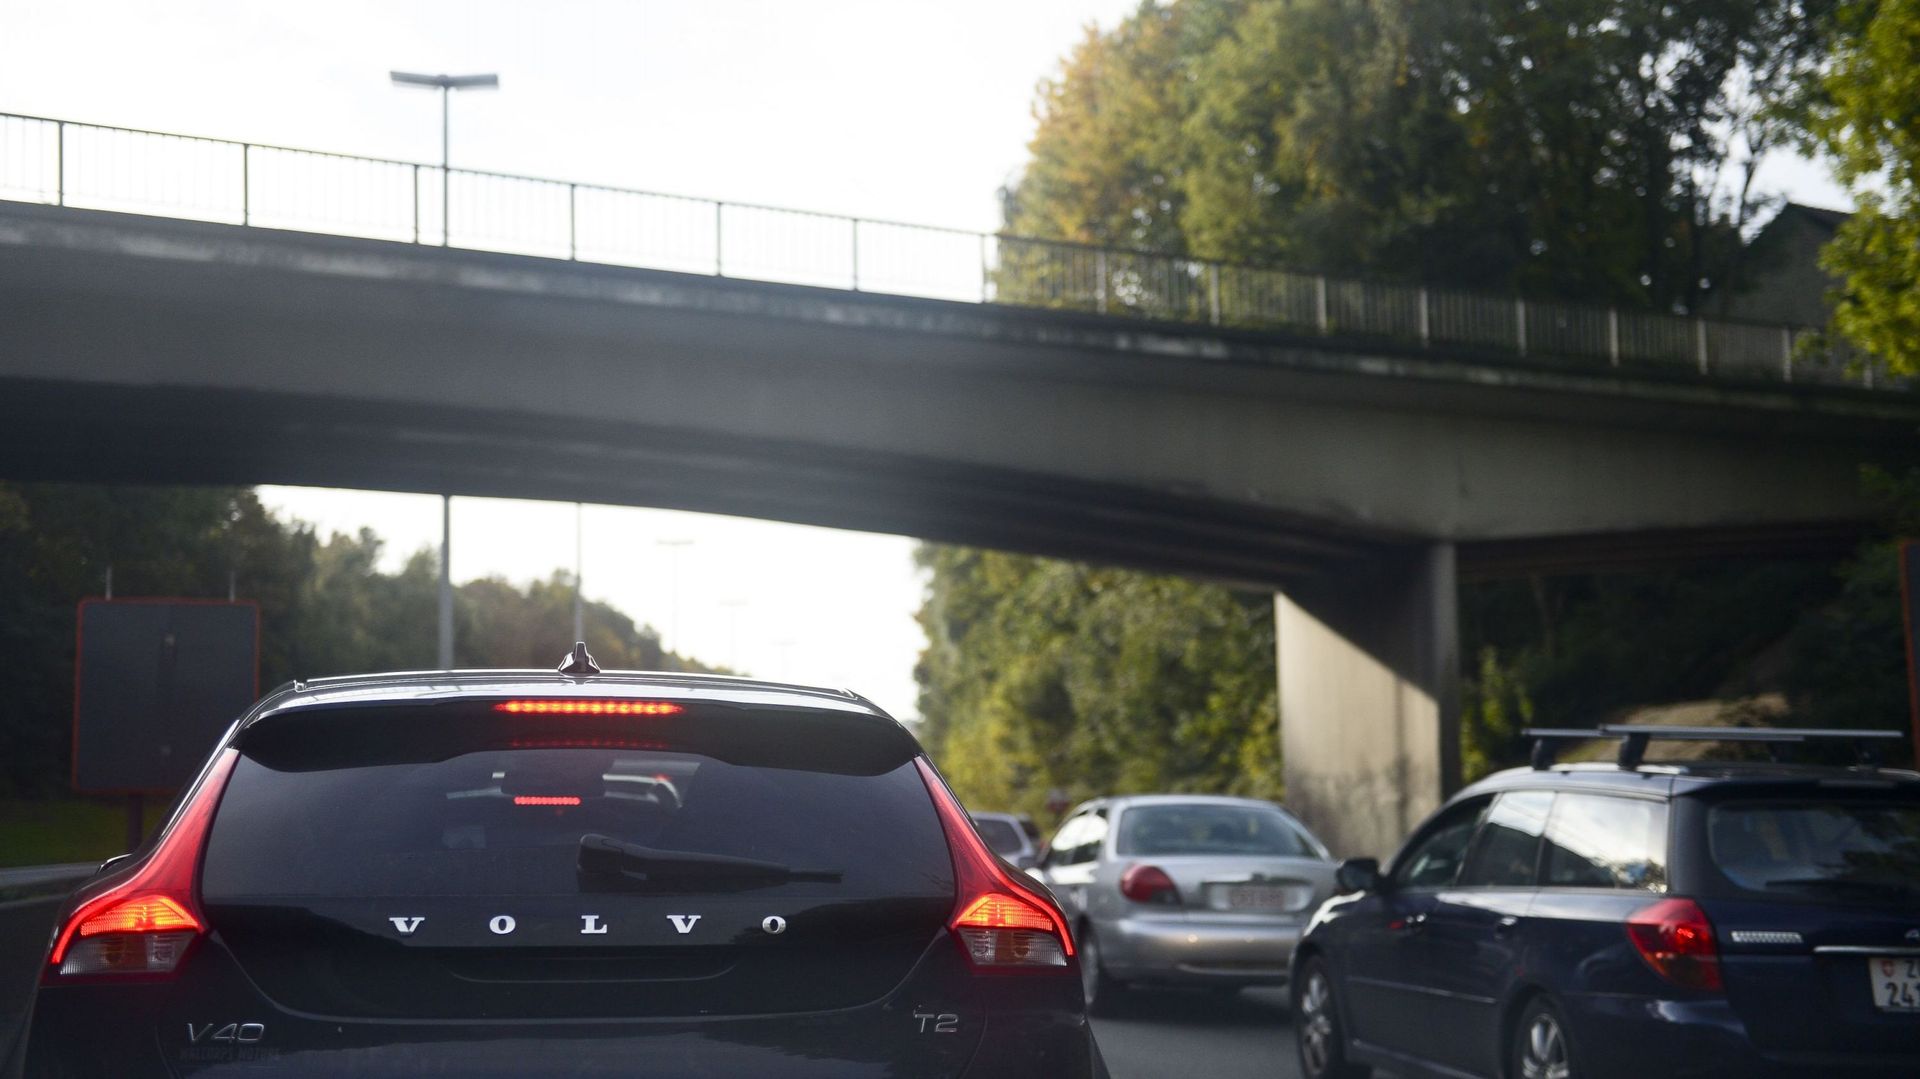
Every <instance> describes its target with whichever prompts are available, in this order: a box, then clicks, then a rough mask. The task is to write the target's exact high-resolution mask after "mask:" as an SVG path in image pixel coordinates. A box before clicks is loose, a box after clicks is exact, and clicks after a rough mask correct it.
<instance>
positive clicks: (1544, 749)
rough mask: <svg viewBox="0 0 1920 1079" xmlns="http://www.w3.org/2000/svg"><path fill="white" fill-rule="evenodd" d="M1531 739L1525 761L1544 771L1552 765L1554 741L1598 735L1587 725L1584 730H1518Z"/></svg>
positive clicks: (1581, 739) (1555, 728)
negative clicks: (1531, 744)
mask: <svg viewBox="0 0 1920 1079" xmlns="http://www.w3.org/2000/svg"><path fill="white" fill-rule="evenodd" d="M1520 733H1521V734H1523V735H1525V736H1526V737H1528V738H1531V739H1533V752H1532V753H1530V754H1528V756H1527V763H1528V764H1530V765H1532V766H1533V770H1534V771H1536V772H1544V771H1546V770H1547V769H1549V768H1551V767H1553V757H1554V750H1555V748H1556V747H1555V746H1554V743H1555V742H1562V741H1565V742H1576V741H1578V742H1584V741H1586V740H1588V739H1590V738H1597V737H1599V734H1598V732H1596V731H1595V730H1594V729H1593V728H1591V727H1588V728H1586V729H1584V730H1580V729H1572V728H1564V727H1528V728H1527V729H1526V730H1523V731H1521V732H1520Z"/></svg>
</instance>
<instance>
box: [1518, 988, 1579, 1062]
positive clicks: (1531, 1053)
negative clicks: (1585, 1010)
mask: <svg viewBox="0 0 1920 1079" xmlns="http://www.w3.org/2000/svg"><path fill="white" fill-rule="evenodd" d="M1507 1074H1508V1075H1509V1076H1511V1077H1512V1079H1576V1077H1577V1076H1578V1075H1579V1074H1580V1073H1579V1072H1578V1071H1577V1070H1575V1068H1574V1055H1573V1043H1572V1042H1571V1041H1570V1040H1569V1039H1568V1037H1567V1020H1566V1017H1565V1016H1564V1015H1562V1014H1561V1013H1560V1009H1559V1007H1558V1006H1556V1005H1555V1004H1554V1003H1553V1001H1551V1000H1549V999H1547V998H1546V997H1535V998H1534V999H1533V1000H1531V1001H1528V1002H1527V1006H1526V1007H1525V1008H1523V1009H1521V1011H1520V1019H1519V1021H1518V1022H1516V1023H1514V1025H1513V1039H1512V1044H1511V1045H1510V1046H1509V1048H1508V1050H1507Z"/></svg>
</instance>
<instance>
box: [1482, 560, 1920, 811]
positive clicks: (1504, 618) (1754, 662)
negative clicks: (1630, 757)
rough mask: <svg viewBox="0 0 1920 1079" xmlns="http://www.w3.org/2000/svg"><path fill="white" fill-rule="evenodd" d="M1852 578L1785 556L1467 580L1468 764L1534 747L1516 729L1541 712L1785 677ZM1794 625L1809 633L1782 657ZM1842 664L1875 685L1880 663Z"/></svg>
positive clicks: (1619, 704) (1640, 701) (1573, 717)
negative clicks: (1844, 580)
mask: <svg viewBox="0 0 1920 1079" xmlns="http://www.w3.org/2000/svg"><path fill="white" fill-rule="evenodd" d="M1842 591H1843V590H1842V587H1841V583H1840V581H1839V580H1838V579H1836V577H1835V574H1834V570H1833V567H1831V566H1829V565H1826V564H1823V563H1820V562H1817V561H1811V562H1810V561H1775V560H1750V561H1720V562H1710V563H1698V564H1683V565H1676V566H1673V567H1669V568H1667V569H1662V570H1657V571H1652V572H1642V573H1612V574H1583V575H1576V576H1564V577H1533V578H1526V579H1519V580H1506V581H1483V582H1477V583H1474V584H1469V585H1467V586H1466V587H1464V588H1462V590H1461V611H1460V615H1461V639H1462V640H1463V641H1464V642H1467V647H1468V648H1470V649H1471V651H1470V652H1468V653H1467V654H1468V655H1470V656H1473V657H1474V658H1475V661H1476V668H1475V669H1474V670H1472V671H1470V672H1468V675H1467V677H1465V678H1464V679H1462V686H1463V691H1464V692H1463V701H1462V705H1463V707H1462V728H1463V730H1462V765H1463V770H1464V771H1465V773H1466V775H1467V777H1468V778H1474V777H1476V776H1478V775H1482V774H1484V773H1486V772H1488V771H1492V770H1495V769H1497V768H1502V767H1507V766H1509V765H1513V764H1518V763H1520V762H1522V761H1524V760H1525V759H1526V749H1527V746H1526V742H1525V740H1524V739H1522V738H1521V737H1519V731H1520V730H1521V729H1522V728H1524V727H1526V726H1527V725H1529V724H1532V723H1536V722H1537V723H1539V724H1540V725H1542V726H1547V727H1588V726H1594V725H1596V724H1598V723H1602V722H1607V721H1611V720H1615V719H1617V718H1619V717H1620V715H1621V713H1623V712H1625V711H1627V710H1630V709H1632V708H1635V707H1640V706H1646V705H1658V704H1669V703H1673V702H1677V701H1689V700H1704V699H1708V698H1714V697H1744V696H1750V695H1753V694H1756V693H1759V692H1762V691H1764V690H1769V689H1775V688H1781V685H1782V683H1783V682H1791V680H1792V679H1793V678H1794V677H1796V676H1797V675H1796V673H1795V672H1797V671H1799V670H1800V665H1801V664H1803V663H1804V656H1805V655H1806V654H1809V653H1806V652H1805V648H1806V647H1809V646H1811V644H1812V642H1815V641H1819V640H1822V639H1823V638H1822V636H1821V632H1820V627H1819V625H1818V622H1819V619H1820V617H1821V615H1820V612H1822V611H1824V610H1826V609H1827V607H1828V605H1829V604H1830V603H1832V602H1834V601H1835V599H1836V597H1837V596H1839V595H1840V594H1841V593H1842ZM1896 598H1897V597H1896ZM1789 637H1792V638H1793V639H1795V640H1802V641H1806V642H1808V645H1803V646H1797V647H1798V649H1799V650H1797V651H1794V652H1793V653H1792V654H1791V655H1789V656H1787V657H1785V658H1784V659H1783V658H1782V657H1781V656H1779V655H1778V654H1777V653H1778V652H1779V651H1780V644H1781V642H1782V641H1783V640H1785V639H1788V638H1789ZM1893 642H1894V645H1895V647H1896V648H1897V645H1898V642H1899V635H1898V632H1897V624H1896V632H1895V634H1894V636H1893ZM1879 651H1880V650H1878V649H1877V650H1875V653H1874V654H1878V652H1879ZM1789 665H1792V666H1791V669H1789ZM1899 671H1900V673H1901V677H1902V678H1904V666H1902V667H1900V668H1899ZM1863 672H1865V673H1864V674H1863ZM1834 673H1835V674H1836V675H1839V674H1840V673H1841V668H1840V667H1838V666H1837V665H1836V669H1835V671H1834ZM1845 677H1851V678H1853V679H1855V680H1856V681H1858V682H1860V683H1861V684H1863V685H1864V684H1867V683H1872V682H1875V681H1877V679H1878V672H1877V671H1873V670H1869V669H1868V667H1866V666H1865V665H1860V666H1855V667H1853V668H1851V672H1850V673H1848V674H1846V675H1845ZM1796 718H1797V717H1796Z"/></svg>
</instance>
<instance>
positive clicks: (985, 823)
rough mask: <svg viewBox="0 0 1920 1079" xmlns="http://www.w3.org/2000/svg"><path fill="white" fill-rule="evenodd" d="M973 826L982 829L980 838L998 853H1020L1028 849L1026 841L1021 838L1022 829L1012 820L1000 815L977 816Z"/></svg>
mask: <svg viewBox="0 0 1920 1079" xmlns="http://www.w3.org/2000/svg"><path fill="white" fill-rule="evenodd" d="M973 826H974V827H975V828H977V829H979V831H980V838H981V839H984V840H986V841H987V846H989V847H992V848H993V849H994V852H995V853H997V854H1019V853H1020V852H1022V851H1023V850H1025V849H1026V843H1025V842H1024V841H1023V840H1022V839H1021V838H1020V829H1018V828H1016V827H1014V826H1013V823H1012V822H1011V821H1006V820H1002V819H1000V818H999V817H985V818H981V817H975V818H974V819H973Z"/></svg>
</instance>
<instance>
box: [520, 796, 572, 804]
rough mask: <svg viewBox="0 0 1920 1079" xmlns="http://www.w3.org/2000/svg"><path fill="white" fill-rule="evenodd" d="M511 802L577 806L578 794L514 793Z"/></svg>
mask: <svg viewBox="0 0 1920 1079" xmlns="http://www.w3.org/2000/svg"><path fill="white" fill-rule="evenodd" d="M513 804H514V805H517V806H577V805H579V804H580V796H579V795H577V794H516V795H514V796H513Z"/></svg>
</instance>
